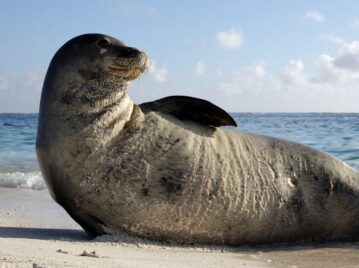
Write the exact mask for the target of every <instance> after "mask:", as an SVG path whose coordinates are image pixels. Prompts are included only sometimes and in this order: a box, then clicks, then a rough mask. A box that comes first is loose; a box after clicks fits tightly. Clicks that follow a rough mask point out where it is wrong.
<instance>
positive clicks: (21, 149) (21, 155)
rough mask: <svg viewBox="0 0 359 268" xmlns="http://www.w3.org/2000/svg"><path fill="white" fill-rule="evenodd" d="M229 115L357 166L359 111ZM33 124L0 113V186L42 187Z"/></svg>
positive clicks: (31, 117) (30, 118)
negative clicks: (346, 112) (356, 112)
mask: <svg viewBox="0 0 359 268" xmlns="http://www.w3.org/2000/svg"><path fill="white" fill-rule="evenodd" d="M232 116H233V117H234V118H235V120H236V121H237V123H238V124H239V128H238V130H241V131H245V132H252V133H258V134H263V135H268V136H273V137H278V138H283V139H287V140H292V141H297V142H300V143H303V144H306V145H309V146H311V147H314V148H317V149H319V150H322V151H324V152H327V153H329V154H331V155H334V156H336V157H337V158H339V159H342V160H343V161H345V162H347V163H348V164H349V165H351V166H352V167H354V168H356V169H357V170H359V114H245V113H233V114H232ZM36 128H37V114H0V186H8V187H30V188H36V189H42V188H43V187H44V185H43V182H42V179H41V175H40V172H39V169H38V165H37V161H36V155H35V139H36ZM233 130H236V129H233Z"/></svg>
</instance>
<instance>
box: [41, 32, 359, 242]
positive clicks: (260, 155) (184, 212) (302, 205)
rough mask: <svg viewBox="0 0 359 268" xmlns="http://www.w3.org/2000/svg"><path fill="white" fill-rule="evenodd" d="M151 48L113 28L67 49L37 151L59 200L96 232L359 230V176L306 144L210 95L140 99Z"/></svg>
mask: <svg viewBox="0 0 359 268" xmlns="http://www.w3.org/2000/svg"><path fill="white" fill-rule="evenodd" d="M147 66H148V59H147V56H146V54H145V53H143V52H141V51H139V50H137V49H135V48H129V47H126V46H125V45H124V44H123V43H122V42H120V41H118V40H116V39H114V38H111V37H109V36H105V35H101V34H86V35H82V36H79V37H76V38H74V39H72V40H70V41H69V42H67V43H66V44H65V45H64V46H62V47H61V48H60V49H59V51H58V52H57V53H56V54H55V56H54V58H53V59H52V61H51V63H50V66H49V69H48V72H47V75H46V78H45V81H44V86H43V91H42V97H41V105H40V114H39V125H38V133H37V143H36V149H37V150H36V151H37V156H38V160H39V163H40V167H41V171H42V174H43V176H44V178H45V180H46V183H47V185H48V188H49V190H50V192H51V195H52V197H53V198H54V199H55V200H56V201H57V202H58V203H59V204H60V205H61V206H63V207H64V208H65V210H66V211H67V212H68V213H69V214H70V215H71V216H72V217H73V218H74V219H75V220H76V221H77V222H78V223H79V224H80V225H81V226H82V227H83V228H84V229H85V230H86V232H87V233H88V234H89V235H91V236H96V235H101V234H104V233H122V232H123V233H127V234H132V235H137V236H141V237H145V238H149V239H155V240H172V241H178V242H184V243H190V242H196V243H216V244H231V245H239V244H257V243H268V242H282V241H294V240H298V239H306V238H313V237H314V238H321V239H324V240H332V239H353V238H356V237H357V235H358V234H359V174H358V173H357V172H356V171H355V170H353V169H352V168H350V167H349V166H348V165H346V164H345V163H343V162H342V161H340V160H337V159H335V158H333V157H331V156H329V155H326V154H324V153H321V152H319V151H317V150H314V149H311V148H308V147H306V146H303V145H300V144H297V143H293V142H289V141H283V140H279V139H274V138H270V137H264V136H259V135H251V134H244V133H239V132H230V131H225V130H222V129H219V128H217V127H219V126H223V125H235V122H234V120H233V119H232V118H231V117H230V115H228V114H227V113H226V112H225V111H223V110H222V109H220V108H218V107H216V106H215V105H213V104H212V103H210V102H207V101H204V100H200V99H195V98H190V97H183V96H182V97H180V96H174V97H167V98H164V99H161V100H158V101H154V102H149V103H144V104H141V105H139V106H137V105H134V104H133V103H132V101H131V100H130V99H129V97H128V95H127V93H126V88H127V85H128V82H129V81H130V80H133V79H136V78H137V77H138V76H139V75H140V74H141V73H142V72H144V71H145V69H146V68H147Z"/></svg>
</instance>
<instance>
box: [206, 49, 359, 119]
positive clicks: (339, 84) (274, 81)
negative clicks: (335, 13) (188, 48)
mask: <svg viewBox="0 0 359 268" xmlns="http://www.w3.org/2000/svg"><path fill="white" fill-rule="evenodd" d="M202 96H203V97H205V98H207V99H211V100H215V101H216V102H215V103H216V104H218V105H220V106H222V107H223V108H225V109H226V110H228V111H237V112H239V111H246V112H284V111H285V112H323V111H327V112H359V106H358V104H357V103H358V99H359V42H351V43H345V44H342V45H341V46H340V48H339V49H338V52H337V53H335V54H332V55H329V54H322V55H320V56H319V57H318V59H317V61H316V65H315V70H314V72H313V73H311V74H309V73H308V72H307V71H306V68H305V65H304V63H303V61H302V60H290V61H289V62H288V63H287V64H286V65H285V66H284V68H283V70H282V71H281V72H280V73H279V74H278V75H274V74H270V73H269V72H268V71H267V68H266V64H265V63H264V62H255V63H252V64H251V65H250V66H248V67H245V68H242V69H241V70H238V71H237V72H234V73H233V74H232V76H231V78H230V80H229V81H228V80H227V81H223V82H221V83H219V84H218V85H217V86H212V87H211V88H210V89H209V90H207V91H206V92H203V93H202Z"/></svg>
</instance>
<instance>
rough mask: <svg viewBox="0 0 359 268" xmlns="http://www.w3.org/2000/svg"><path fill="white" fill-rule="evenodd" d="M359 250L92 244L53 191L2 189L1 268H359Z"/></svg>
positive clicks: (348, 246) (122, 241)
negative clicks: (60, 204)
mask: <svg viewBox="0 0 359 268" xmlns="http://www.w3.org/2000/svg"><path fill="white" fill-rule="evenodd" d="M84 251H86V252H87V253H90V254H89V255H91V252H93V251H95V254H92V255H95V256H92V257H89V256H81V254H82V253H83V252H84ZM358 251H359V242H354V243H344V242H330V243H323V244H312V243H306V244H303V245H300V244H289V245H284V244H283V245H260V246H242V247H225V246H205V245H195V246H193V245H190V246H186V245H172V244H165V243H159V242H150V241H146V240H142V239H139V238H136V237H130V236H126V235H123V236H109V235H106V236H102V237H98V238H96V239H94V240H91V239H90V238H89V237H88V236H87V234H86V233H85V232H84V231H83V230H82V229H81V227H80V226H79V225H78V224H77V223H75V222H74V221H73V220H72V219H71V218H70V216H68V215H67V213H66V212H65V211H64V210H63V209H62V208H61V207H60V206H59V205H57V204H56V203H55V202H54V201H53V200H52V199H51V197H50V195H49V193H48V192H47V190H41V191H39V190H30V189H13V188H1V187H0V267H149V268H151V267H216V268H217V267H291V268H296V267H297V268H299V267H359V255H358ZM96 256H97V257H96Z"/></svg>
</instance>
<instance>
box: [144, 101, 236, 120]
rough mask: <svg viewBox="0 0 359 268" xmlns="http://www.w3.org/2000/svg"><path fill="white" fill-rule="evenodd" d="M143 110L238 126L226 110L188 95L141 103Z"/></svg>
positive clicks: (184, 118)
mask: <svg viewBox="0 0 359 268" xmlns="http://www.w3.org/2000/svg"><path fill="white" fill-rule="evenodd" d="M140 108H141V110H142V111H143V112H144V113H146V112H151V111H157V112H161V113H164V114H170V115H173V116H174V117H177V118H178V119H181V120H190V121H194V122H197V123H201V124H204V125H208V126H213V127H220V126H235V127H236V126H237V123H236V121H234V119H233V118H232V117H231V116H230V115H229V114H228V113H227V112H226V111H224V110H222V109H221V108H219V107H218V106H216V105H214V104H213V103H210V102H209V101H206V100H202V99H197V98H192V97H187V96H170V97H166V98H163V99H159V100H155V101H152V102H145V103H142V104H140Z"/></svg>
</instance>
